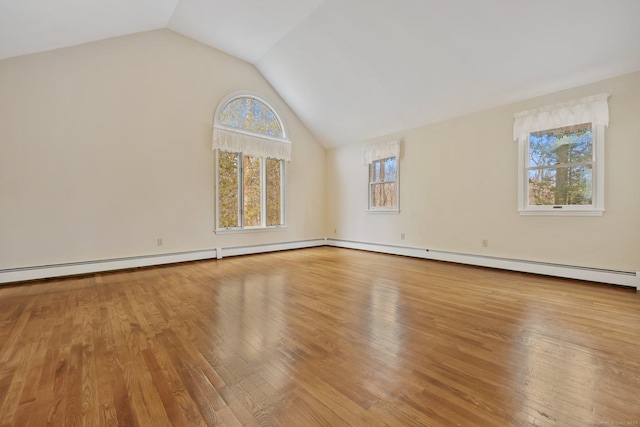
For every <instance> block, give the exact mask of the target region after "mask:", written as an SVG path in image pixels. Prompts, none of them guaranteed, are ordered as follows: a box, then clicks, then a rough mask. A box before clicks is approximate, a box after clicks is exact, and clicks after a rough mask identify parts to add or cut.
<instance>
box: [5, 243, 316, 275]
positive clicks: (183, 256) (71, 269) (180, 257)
mask: <svg viewBox="0 0 640 427" xmlns="http://www.w3.org/2000/svg"><path fill="white" fill-rule="evenodd" d="M325 243H326V241H325V240H324V239H314V240H301V241H295V242H284V243H274V244H265V245H254V246H241V247H229V248H215V249H205V250H199V251H188V252H175V253H169V254H156V255H143V256H136V257H127V258H114V259H105V260H96V261H85V262H74V263H65V264H54V265H43V266H34V267H25V268H14V269H6V270H0V285H3V284H9V283H16V282H26V281H30V280H38V279H51V278H55V277H65V276H76V275H80V274H91V273H101V272H107V271H115V270H126V269H129V268H139V267H152V266H157V265H164V264H174V263H178V262H187V261H200V260H205V259H220V258H223V257H229V256H236V255H249V254H258V253H264V252H274V251H282V250H289V249H301V248H310V247H315V246H323V245H324V244H325Z"/></svg>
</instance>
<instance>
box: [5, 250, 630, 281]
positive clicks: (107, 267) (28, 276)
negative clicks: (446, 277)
mask: <svg viewBox="0 0 640 427" xmlns="http://www.w3.org/2000/svg"><path fill="white" fill-rule="evenodd" d="M318 246H333V247H339V248H347V249H358V250H364V251H370V252H379V253H385V254H391V255H402V256H409V257H414V258H423V259H432V260H437V261H446V262H454V263H458V264H468V265H475V266H480V267H489V268H497V269H501V270H511V271H519V272H524V273H534V274H542V275H546V276H555V277H564V278H568V279H578V280H586V281H590V282H599V283H606V284H610V285H619V286H629V287H633V288H636V289H637V290H640V272H629V271H614V270H603V269H594V268H585V267H576V266H569V265H559V264H548V263H540V262H534V261H524V260H515V259H508V258H497V257H489V256H483V255H472V254H461V253H455V252H447V251H437V250H431V249H423V248H412V247H407V246H396V245H385V244H377V243H368V242H357V241H351V240H339V239H310V240H299V241H293V242H283V243H272V244H264V245H252V246H234V247H227V248H214V249H205V250H199V251H189V252H177V253H170V254H157V255H145V256H137V257H128V258H116V259H106V260H96V261H87V262H77V263H66V264H55V265H45V266H35V267H25V268H15V269H6V270H0V285H2V284H9V283H16V282H26V281H30V280H38V279H49V278H55V277H64V276H74V275H80V274H91V273H100V272H107V271H115V270H125V269H129V268H139V267H151V266H157V265H164V264H173V263H179V262H187V261H200V260H205V259H222V258H226V257H232V256H239V255H252V254H259V253H265V252H276V251H282V250H291V249H303V248H312V247H318Z"/></svg>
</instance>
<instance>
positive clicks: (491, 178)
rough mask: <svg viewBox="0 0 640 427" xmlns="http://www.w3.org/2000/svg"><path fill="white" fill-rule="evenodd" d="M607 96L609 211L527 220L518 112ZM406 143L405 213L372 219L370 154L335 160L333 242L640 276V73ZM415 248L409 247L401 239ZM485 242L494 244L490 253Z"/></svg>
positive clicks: (470, 119)
mask: <svg viewBox="0 0 640 427" xmlns="http://www.w3.org/2000/svg"><path fill="white" fill-rule="evenodd" d="M601 92H608V93H610V94H611V97H610V98H609V111H610V126H609V128H607V129H606V148H605V152H606V163H605V164H606V170H605V180H606V181H605V187H606V194H605V196H606V200H605V208H606V212H605V213H604V215H603V216H602V217H540V216H538V217H532V216H520V215H519V214H518V212H517V210H516V209H517V144H516V143H515V142H513V140H512V129H513V114H514V113H516V112H519V111H522V110H527V109H531V108H536V107H541V106H544V105H549V104H554V103H558V102H563V101H570V100H572V99H576V98H579V97H582V96H587V95H594V94H597V93H601ZM395 138H401V139H402V140H403V141H404V142H403V146H402V155H401V162H400V168H401V169H400V214H398V215H381V214H370V213H366V212H365V209H366V204H367V201H366V200H367V199H366V191H367V186H366V179H367V168H366V166H363V165H362V157H361V156H362V147H363V146H364V145H365V144H366V143H367V142H371V141H365V142H363V143H361V144H353V145H349V146H345V147H340V148H336V149H333V150H330V151H328V152H327V187H326V188H327V203H328V210H327V230H326V232H327V236H328V237H334V238H340V239H347V240H354V241H360V242H372V243H384V244H395V245H406V246H412V247H419V248H429V249H434V250H444V251H453V252H458V253H466V254H480V255H488V256H497V257H506V258H512V259H523V260H533V261H544V262H551V263H559V264H568V265H576V266H587V267H596V268H606V269H616V270H626V271H640V167H639V166H638V164H637V163H638V161H639V160H640V73H633V74H630V75H626V76H622V77H619V78H615V79H611V80H606V81H602V82H599V83H596V84H592V85H588V86H584V87H579V88H574V89H571V90H567V91H563V92H560V93H555V94H551V95H547V96H543V97H540V98H535V99H531V100H527V101H525V102H519V103H516V104H512V105H507V106H504V107H500V108H496V109H491V110H487V111H482V112H479V113H476V114H472V115H468V116H465V117H460V118H456V119H453V120H449V121H446V122H442V123H438V124H434V125H429V126H425V127H422V128H418V129H413V130H408V131H406V132H402V133H399V134H396V135H389V136H387V137H385V138H380V139H379V140H381V141H384V140H388V139H395ZM401 233H405V234H406V240H405V241H402V240H400V234H401ZM483 239H488V240H489V246H488V247H486V248H485V247H482V245H481V243H482V240H483Z"/></svg>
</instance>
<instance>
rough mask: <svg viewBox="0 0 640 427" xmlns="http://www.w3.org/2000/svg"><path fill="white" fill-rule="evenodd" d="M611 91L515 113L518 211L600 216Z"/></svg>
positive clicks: (540, 213)
mask: <svg viewBox="0 0 640 427" xmlns="http://www.w3.org/2000/svg"><path fill="white" fill-rule="evenodd" d="M608 96H609V95H607V94H602V95H596V96H591V97H587V98H582V99H579V100H576V101H572V102H568V103H564V104H558V105H553V106H549V107H544V108H540V109H537V110H530V111H525V112H522V113H518V114H516V116H515V124H514V139H516V140H517V141H518V152H519V167H518V174H519V177H518V211H519V212H520V214H522V215H602V213H603V212H604V127H605V126H608V124H609V110H608V103H607V98H608Z"/></svg>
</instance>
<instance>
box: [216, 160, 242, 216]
mask: <svg viewBox="0 0 640 427" xmlns="http://www.w3.org/2000/svg"><path fill="white" fill-rule="evenodd" d="M238 157H239V154H238V153H227V152H224V151H220V152H218V192H219V194H218V209H219V210H220V212H219V213H218V220H219V222H220V224H219V225H220V227H223V228H228V227H239V226H240V215H239V209H238V208H239V205H238V203H239V198H238V190H239V188H238Z"/></svg>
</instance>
